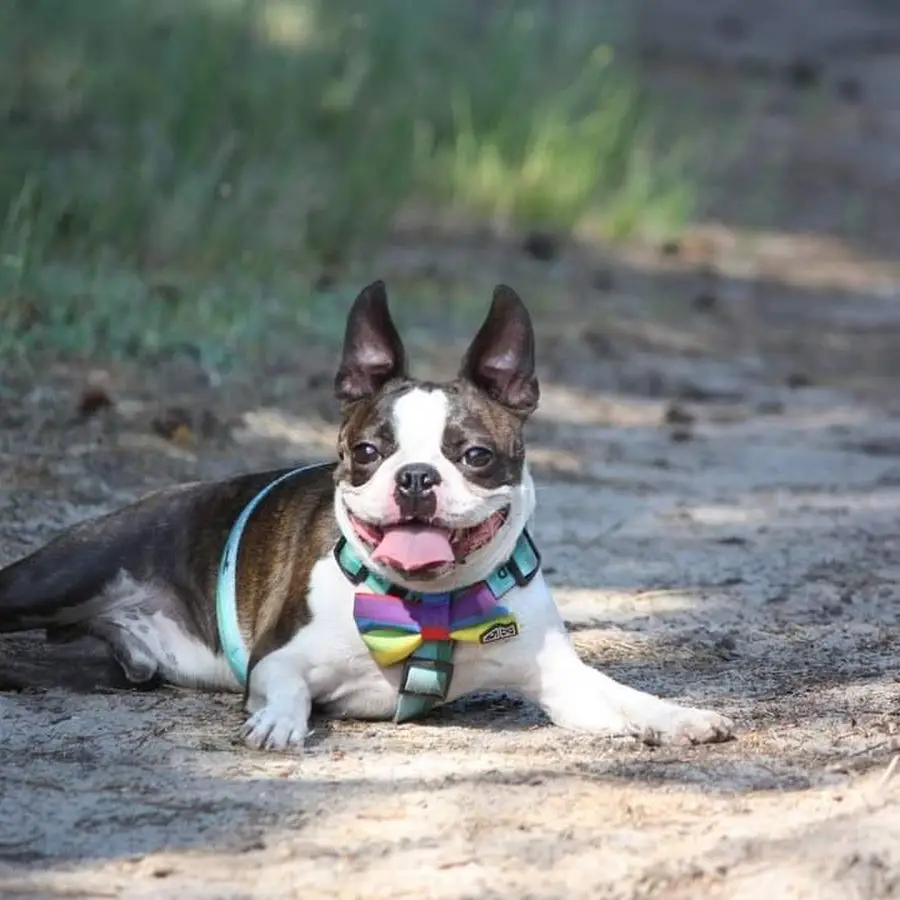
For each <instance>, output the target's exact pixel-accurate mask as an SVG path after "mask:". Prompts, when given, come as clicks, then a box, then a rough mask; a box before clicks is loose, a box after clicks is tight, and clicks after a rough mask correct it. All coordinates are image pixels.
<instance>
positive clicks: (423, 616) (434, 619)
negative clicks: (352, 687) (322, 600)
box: [353, 582, 519, 666]
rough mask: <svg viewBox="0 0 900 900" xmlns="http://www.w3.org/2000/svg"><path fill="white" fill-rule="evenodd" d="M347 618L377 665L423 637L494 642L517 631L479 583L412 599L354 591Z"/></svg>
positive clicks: (392, 659) (403, 656)
mask: <svg viewBox="0 0 900 900" xmlns="http://www.w3.org/2000/svg"><path fill="white" fill-rule="evenodd" d="M353 617H354V619H355V620H356V625H357V627H358V628H359V631H360V634H361V636H362V639H363V641H365V643H366V646H367V647H368V648H369V650H370V652H371V653H372V656H373V657H374V658H375V661H376V662H377V663H378V664H379V665H380V666H392V665H394V664H396V663H398V662H401V661H403V660H404V659H406V658H407V657H408V656H409V655H410V654H412V653H413V652H415V651H416V650H417V649H418V648H419V647H421V646H422V644H423V643H425V642H426V641H470V642H473V643H480V644H495V643H497V642H498V641H504V640H508V639H509V638H513V637H516V635H518V633H519V626H518V625H517V624H516V617H515V616H514V615H513V614H512V613H511V612H510V611H509V610H508V609H507V608H506V607H505V606H501V605H500V604H499V603H498V602H497V599H496V597H495V596H494V594H493V593H492V592H491V589H490V588H489V587H488V586H487V584H485V583H483V582H482V583H481V584H479V585H475V586H474V587H472V588H469V589H468V590H466V591H463V592H461V593H460V594H449V593H448V594H423V595H421V597H420V598H417V599H415V600H404V599H402V598H400V597H392V596H390V595H388V594H375V593H370V592H359V593H357V594H356V597H355V600H354V605H353Z"/></svg>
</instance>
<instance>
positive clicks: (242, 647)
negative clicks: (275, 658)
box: [216, 465, 321, 686]
mask: <svg viewBox="0 0 900 900" xmlns="http://www.w3.org/2000/svg"><path fill="white" fill-rule="evenodd" d="M318 468H321V465H313V466H302V467H301V468H299V469H292V470H291V471H290V472H285V474H284V475H281V476H279V477H278V478H276V479H275V480H274V481H272V482H270V483H269V484H267V485H266V486H265V487H264V488H263V489H262V490H261V491H260V492H259V493H258V494H257V495H256V496H255V497H254V498H253V499H252V500H251V501H250V502H249V503H248V504H247V505H246V506H245V507H244V509H243V510H242V511H241V514H240V515H239V516H238V517H237V520H236V521H235V523H234V525H233V526H232V528H231V533H230V534H229V535H228V540H227V541H226V542H225V549H224V550H223V551H222V559H221V561H220V563H219V578H218V581H217V582H216V623H217V627H218V632H219V643H220V644H221V645H222V653H223V654H224V655H225V659H226V660H227V661H228V666H229V667H230V669H231V671H232V673H233V674H234V677H235V678H237V680H238V682H239V683H240V685H241V686H245V685H246V683H247V666H248V664H249V655H248V653H247V645H246V644H245V643H244V637H243V635H242V634H241V626H240V622H239V621H238V614H237V562H238V553H239V551H240V546H241V536H242V535H243V533H244V528H246V526H247V522H248V521H249V520H250V516H252V515H253V511H254V510H255V509H256V508H257V506H259V504H260V503H262V501H263V500H264V499H265V498H266V497H267V496H268V494H269V493H270V492H271V491H273V490H274V489H275V488H276V487H278V485H280V484H281V483H282V482H284V481H287V480H288V479H289V478H293V477H294V476H295V475H300V474H301V473H303V472H309V471H311V470H312V469H318Z"/></svg>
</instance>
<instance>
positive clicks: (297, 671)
mask: <svg viewBox="0 0 900 900" xmlns="http://www.w3.org/2000/svg"><path fill="white" fill-rule="evenodd" d="M248 687H249V689H248V691H247V705H246V709H247V712H249V713H251V715H250V718H249V719H247V721H246V722H245V723H244V727H243V729H242V730H241V737H242V738H243V739H244V743H246V744H247V746H248V747H253V748H256V749H260V750H262V749H265V750H280V751H286V750H288V751H289V750H299V749H300V748H302V746H303V741H304V739H305V738H306V735H307V732H308V730H309V713H310V709H311V707H312V698H311V696H310V690H309V685H308V684H307V682H306V679H305V678H304V677H303V672H302V669H301V667H300V666H299V665H298V661H297V654H296V651H294V650H293V648H292V647H291V645H290V644H288V645H287V646H285V647H282V648H280V649H279V650H275V651H274V652H273V653H269V654H268V655H266V656H264V657H263V658H262V659H261V660H259V662H258V663H257V664H256V665H255V666H253V668H252V669H251V671H250V681H249V686H248Z"/></svg>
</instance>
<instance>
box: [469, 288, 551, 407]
mask: <svg viewBox="0 0 900 900" xmlns="http://www.w3.org/2000/svg"><path fill="white" fill-rule="evenodd" d="M459 374H460V375H461V376H462V377H463V378H466V379H467V380H469V381H470V382H472V384H474V385H475V386H476V387H478V388H480V389H481V390H482V391H484V392H485V393H486V394H487V395H488V396H489V397H491V398H492V399H493V400H496V401H497V402H498V403H500V404H502V405H503V406H505V407H506V408H507V409H508V410H510V411H511V412H513V413H515V414H516V415H518V416H522V417H525V416H528V415H530V414H531V413H533V412H534V411H535V409H537V405H538V401H539V399H540V389H539V387H538V381H537V378H536V376H535V374H534V328H533V327H532V325H531V317H530V316H529V315H528V310H527V309H526V308H525V304H524V303H523V302H522V301H521V299H520V298H519V295H518V294H517V293H516V292H515V291H514V290H513V289H512V288H510V287H507V286H506V285H504V284H499V285H497V287H496V288H494V296H493V299H492V300H491V308H490V310H489V311H488V314H487V318H486V319H485V320H484V324H483V325H482V326H481V328H480V329H479V331H478V334H476V335H475V338H474V339H473V340H472V343H471V344H470V345H469V349H468V350H467V351H466V355H465V356H464V357H463V363H462V368H461V369H460V373H459Z"/></svg>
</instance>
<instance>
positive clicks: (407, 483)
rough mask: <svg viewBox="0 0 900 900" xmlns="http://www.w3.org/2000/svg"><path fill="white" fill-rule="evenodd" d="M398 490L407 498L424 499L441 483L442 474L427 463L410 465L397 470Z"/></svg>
mask: <svg viewBox="0 0 900 900" xmlns="http://www.w3.org/2000/svg"><path fill="white" fill-rule="evenodd" d="M394 477H395V478H396V481H397V490H398V491H399V492H400V493H401V494H404V495H405V496H407V497H422V496H423V495H425V494H427V493H428V492H429V491H431V490H432V488H434V487H435V485H438V484H440V483H441V473H440V472H438V470H437V469H436V468H435V467H434V466H429V465H428V464H427V463H410V464H409V465H406V466H401V467H400V468H399V469H397V474H396V475H395V476H394Z"/></svg>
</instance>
